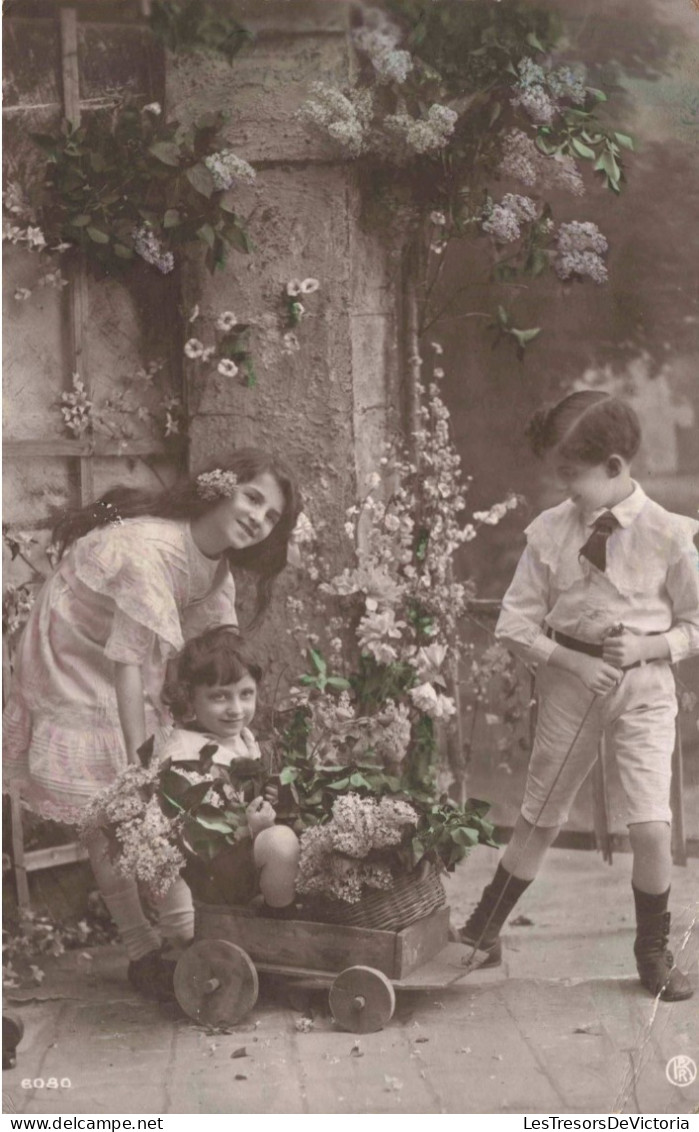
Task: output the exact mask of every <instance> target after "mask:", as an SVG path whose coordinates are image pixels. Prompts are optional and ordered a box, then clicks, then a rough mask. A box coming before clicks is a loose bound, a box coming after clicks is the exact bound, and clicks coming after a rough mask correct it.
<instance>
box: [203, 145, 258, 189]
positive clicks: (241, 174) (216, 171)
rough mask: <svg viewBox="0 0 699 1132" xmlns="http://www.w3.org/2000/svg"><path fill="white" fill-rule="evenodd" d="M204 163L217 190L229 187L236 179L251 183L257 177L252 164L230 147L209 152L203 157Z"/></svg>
mask: <svg viewBox="0 0 699 1132" xmlns="http://www.w3.org/2000/svg"><path fill="white" fill-rule="evenodd" d="M204 164H205V165H206V168H207V169H208V170H209V172H210V174H211V176H212V178H213V182H214V186H215V188H216V189H217V190H218V191H219V192H222V191H226V190H228V189H231V188H232V187H233V185H234V184H235V182H236V181H242V182H243V183H244V184H246V185H252V184H254V182H255V179H256V177H257V173H256V172H255V170H254V169H253V167H252V165H249V164H248V162H247V161H244V160H243V158H242V157H238V155H237V154H235V153H233V151H232V150H230V149H222V150H221V151H220V152H219V153H211V154H209V156H208V157H205V158H204Z"/></svg>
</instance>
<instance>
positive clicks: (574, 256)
mask: <svg viewBox="0 0 699 1132" xmlns="http://www.w3.org/2000/svg"><path fill="white" fill-rule="evenodd" d="M608 247H609V244H608V242H607V239H606V237H605V236H604V235H603V234H602V233H601V232H600V230H599V228H598V227H597V225H596V224H593V223H592V222H591V221H580V220H573V221H571V222H570V223H568V224H561V226H560V228H559V229H558V233H557V236H556V256H555V258H554V261H553V267H554V270H555V272H556V274H557V275H558V276H559V278H561V279H570V278H571V277H572V276H574V275H575V276H578V277H582V276H585V275H587V276H589V278H590V279H592V280H594V282H595V283H606V281H607V277H608V274H607V266H606V264H605V262H604V260H603V258H602V256H603V255H604V254H605V252H606V251H607V249H608Z"/></svg>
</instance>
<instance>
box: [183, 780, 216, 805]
mask: <svg viewBox="0 0 699 1132" xmlns="http://www.w3.org/2000/svg"><path fill="white" fill-rule="evenodd" d="M210 789H211V783H210V782H194V783H193V784H192V785H191V786H190V787H189V790H185V792H184V794H183V795H182V797H181V799H180V801H181V802H182V805H183V806H184V808H185V809H186V810H191V809H192V807H193V806H198V805H199V803H200V802H203V801H204V798H205V797H206V795H207V794H208V793H209V790H210Z"/></svg>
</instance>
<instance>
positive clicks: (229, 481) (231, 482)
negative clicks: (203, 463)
mask: <svg viewBox="0 0 699 1132" xmlns="http://www.w3.org/2000/svg"><path fill="white" fill-rule="evenodd" d="M237 485H238V477H237V475H236V474H235V472H224V470H223V468H214V470H213V472H202V474H201V475H200V476H197V495H198V496H199V498H200V499H205V500H214V499H228V498H230V497H231V496H232V495H235V489H236V487H237Z"/></svg>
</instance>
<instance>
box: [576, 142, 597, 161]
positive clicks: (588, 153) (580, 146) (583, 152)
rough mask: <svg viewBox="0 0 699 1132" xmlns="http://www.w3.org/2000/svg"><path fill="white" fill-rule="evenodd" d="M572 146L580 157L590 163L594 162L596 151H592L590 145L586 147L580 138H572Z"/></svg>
mask: <svg viewBox="0 0 699 1132" xmlns="http://www.w3.org/2000/svg"><path fill="white" fill-rule="evenodd" d="M570 144H571V145H572V147H573V149H574V150H575V152H576V153H577V154H579V155H580V157H586V158H587V159H588V160H589V161H594V158H595V151H594V149H590V147H589V145H585V143H584V142H581V141H580V139H579V138H571V141H570Z"/></svg>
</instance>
